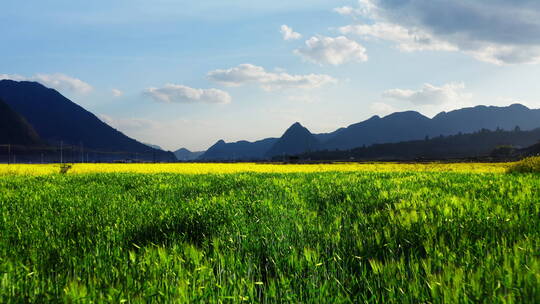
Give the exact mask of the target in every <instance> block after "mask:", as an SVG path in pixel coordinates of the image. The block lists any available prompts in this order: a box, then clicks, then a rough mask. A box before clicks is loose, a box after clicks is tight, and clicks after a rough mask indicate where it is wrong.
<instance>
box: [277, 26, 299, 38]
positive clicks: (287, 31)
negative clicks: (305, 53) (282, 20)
mask: <svg viewBox="0 0 540 304" xmlns="http://www.w3.org/2000/svg"><path fill="white" fill-rule="evenodd" d="M280 32H281V34H282V35H283V39H284V40H297V39H300V38H302V35H301V34H300V33H297V32H295V31H294V30H293V29H292V28H291V27H289V26H287V25H285V24H284V25H282V26H281V31H280Z"/></svg>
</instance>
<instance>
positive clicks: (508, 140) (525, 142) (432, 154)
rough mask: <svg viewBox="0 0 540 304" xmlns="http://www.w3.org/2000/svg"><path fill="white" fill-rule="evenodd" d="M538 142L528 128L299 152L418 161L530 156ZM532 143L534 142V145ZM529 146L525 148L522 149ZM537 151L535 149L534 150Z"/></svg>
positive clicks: (539, 136)
mask: <svg viewBox="0 0 540 304" xmlns="http://www.w3.org/2000/svg"><path fill="white" fill-rule="evenodd" d="M537 143H540V128H538V129H534V130H531V131H521V130H515V131H504V130H502V129H498V130H496V131H490V130H487V129H482V130H480V131H478V132H475V133H469V134H458V135H450V136H439V137H435V138H432V139H427V140H426V139H424V140H415V141H405V142H399V143H387V144H375V145H372V146H369V147H362V148H355V149H352V150H347V151H336V150H333V151H329V150H325V151H317V152H311V153H304V154H302V155H299V156H298V158H299V159H310V160H421V159H438V160H441V159H452V158H474V157H494V158H500V157H509V156H512V155H517V154H524V155H530V154H534V152H536V149H538V144H537ZM535 144H536V145H535ZM524 147H529V148H524ZM537 153H538V152H537Z"/></svg>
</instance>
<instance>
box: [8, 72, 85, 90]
mask: <svg viewBox="0 0 540 304" xmlns="http://www.w3.org/2000/svg"><path fill="white" fill-rule="evenodd" d="M0 79H10V80H16V81H36V82H39V83H41V84H43V85H44V86H46V87H50V88H54V89H56V90H59V91H70V92H75V93H79V94H86V93H89V92H91V91H92V90H93V88H92V86H91V85H89V84H88V83H86V82H84V81H82V80H80V79H78V78H74V77H71V76H68V75H65V74H61V73H56V74H36V75H34V76H32V77H24V76H20V75H7V74H0Z"/></svg>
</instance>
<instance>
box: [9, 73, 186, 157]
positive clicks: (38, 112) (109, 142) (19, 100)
mask: <svg viewBox="0 0 540 304" xmlns="http://www.w3.org/2000/svg"><path fill="white" fill-rule="evenodd" d="M0 98H2V99H3V100H4V101H5V102H6V103H7V104H8V105H9V106H10V107H11V108H12V109H13V110H14V111H16V112H17V113H19V114H20V115H21V116H23V117H24V118H25V119H26V120H27V121H28V123H30V125H32V127H33V128H34V129H35V130H36V132H37V133H38V135H39V136H40V137H41V138H42V139H43V140H44V141H46V142H47V143H49V144H51V145H58V144H59V143H60V142H63V144H64V145H66V146H79V145H83V146H84V147H85V148H86V149H90V150H94V151H99V152H100V153H102V154H101V158H100V159H102V160H114V159H124V158H126V157H128V156H129V157H130V158H136V159H140V160H157V161H174V160H176V158H175V157H174V155H173V154H172V152H164V151H160V150H156V149H153V148H150V147H148V146H146V145H144V144H142V143H140V142H138V141H136V140H134V139H132V138H130V137H128V136H126V135H124V134H123V133H121V132H119V131H117V130H116V129H114V128H112V127H110V126H109V125H107V124H105V123H104V122H102V121H101V120H100V119H98V118H97V117H96V116H95V115H94V114H92V113H90V112H88V111H86V110H85V109H83V108H82V107H81V106H79V105H77V104H75V103H73V102H72V101H70V100H69V99H67V98H66V97H64V96H62V95H61V94H60V93H58V92H57V91H56V90H53V89H49V88H46V87H44V86H43V85H41V84H39V83H36V82H26V81H21V82H17V81H11V80H1V81H0ZM105 152H108V153H109V155H108V156H106V155H105V154H103V153H105ZM130 155H131V156H130Z"/></svg>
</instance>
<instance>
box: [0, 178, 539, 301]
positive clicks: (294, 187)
mask: <svg viewBox="0 0 540 304" xmlns="http://www.w3.org/2000/svg"><path fill="white" fill-rule="evenodd" d="M0 302H2V303H10V302H12V303H45V302H67V303H78V302H82V303H101V302H110V303H122V302H128V303H151V302H155V303H171V302H178V303H188V302H191V303H220V302H222V303H240V302H245V303H253V302H266V303H276V302H277V303H363V302H371V303H478V302H483V303H540V176H538V175H532V174H531V175H527V174H522V175H518V174H468V173H451V172H439V173H437V172H401V173H384V172H348V173H347V172H341V173H333V172H326V173H294V174H261V173H237V174H214V175H178V174H149V175H145V174H125V173H124V174H90V175H87V174H67V175H58V174H52V175H43V176H23V175H4V176H0Z"/></svg>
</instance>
